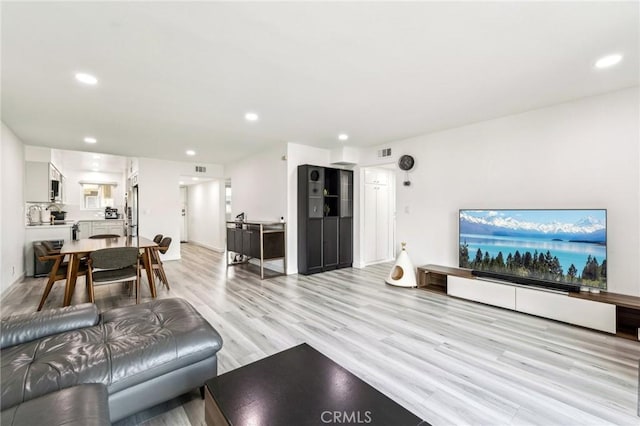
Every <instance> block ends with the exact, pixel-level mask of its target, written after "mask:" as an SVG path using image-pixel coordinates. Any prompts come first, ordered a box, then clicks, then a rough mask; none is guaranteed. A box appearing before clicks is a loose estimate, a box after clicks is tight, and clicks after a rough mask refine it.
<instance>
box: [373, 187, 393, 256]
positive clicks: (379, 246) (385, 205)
mask: <svg viewBox="0 0 640 426" xmlns="http://www.w3.org/2000/svg"><path fill="white" fill-rule="evenodd" d="M377 187H378V189H377V190H376V192H377V194H376V195H377V199H376V207H377V214H376V232H377V238H376V240H377V241H376V260H387V259H389V257H390V256H389V243H390V235H389V220H390V219H391V215H390V214H389V186H388V185H377Z"/></svg>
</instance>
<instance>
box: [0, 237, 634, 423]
mask: <svg viewBox="0 0 640 426" xmlns="http://www.w3.org/2000/svg"><path fill="white" fill-rule="evenodd" d="M181 249H182V259H181V260H179V261H169V262H165V264H164V266H165V271H166V273H167V277H168V279H169V280H170V283H171V290H170V291H169V290H167V289H166V288H164V286H160V285H159V286H158V297H161V298H166V297H181V298H184V299H186V300H188V301H190V302H191V303H192V304H193V305H194V306H195V307H196V309H197V310H198V311H199V312H200V313H201V314H202V315H203V316H204V318H206V319H207V321H209V322H210V323H211V324H212V325H213V326H214V327H215V328H216V329H217V330H218V331H219V332H220V334H221V335H222V337H223V340H224V345H223V348H222V350H221V351H220V352H219V354H218V370H219V373H220V374H221V373H224V372H227V371H231V370H233V369H236V368H239V367H241V366H243V365H246V364H248V363H250V362H253V361H256V360H258V359H261V358H264V357H266V356H269V355H272V354H274V353H277V352H279V351H282V350H284V349H287V348H289V347H292V346H295V345H297V344H299V343H302V342H307V343H309V344H310V345H312V346H314V347H315V348H316V349H318V350H320V351H321V352H323V353H324V354H325V355H327V356H328V357H329V358H331V359H333V360H334V361H336V362H337V363H338V364H340V365H342V366H343V367H345V368H346V369H347V370H349V371H351V372H352V373H354V374H355V375H357V376H358V377H360V378H361V379H362V380H364V381H366V382H367V383H369V384H371V385H372V386H374V387H375V388H377V389H378V390H380V391H381V392H383V393H384V394H386V395H387V396H389V397H390V398H391V399H393V400H395V401H397V402H398V403H399V404H401V405H403V406H404V407H406V408H407V409H408V410H410V411H412V412H414V413H415V414H416V415H418V416H420V417H422V418H424V419H425V420H427V421H428V422H430V423H431V424H433V425H451V424H456V425H457V424H477V425H487V424H491V425H503V424H504V425H544V426H547V425H577V424H597V425H601V424H602V425H605V424H619V425H627V424H629V425H632V424H633V425H637V424H639V423H640V418H639V417H638V416H637V413H636V410H637V397H638V359H639V358H640V343H638V342H633V341H630V340H625V339H620V338H617V337H615V336H612V335H608V334H605V333H601V332H596V331H592V330H588V329H584V328H580V327H574V326H570V325H567V324H563V323H559V322H556V321H551V320H547V319H544V318H538V317H534V316H530V315H526V314H522V313H518V312H513V311H509V310H506V309H500V308H496V307H492V306H487V305H483V304H479V303H473V302H469V301H465V300H461V299H456V298H452V297H447V296H446V295H442V294H438V293H433V292H428V291H424V290H419V289H407V288H398V287H392V286H389V285H386V284H385V283H384V279H385V277H386V275H387V273H388V271H389V268H390V267H391V265H390V264H378V265H372V266H369V267H367V268H363V269H353V268H346V269H340V270H336V271H331V272H326V273H322V274H316V275H310V276H302V275H292V276H280V277H274V278H270V279H266V280H260V279H259V277H258V276H256V275H255V273H254V272H252V271H255V267H234V268H229V269H227V268H226V263H225V258H224V254H223V253H216V252H213V251H211V250H208V249H205V248H203V247H199V246H195V245H191V244H182V247H181ZM82 280H83V278H81V279H79V282H78V285H77V287H76V293H75V294H74V297H73V303H83V302H84V301H85V300H86V296H87V295H86V291H85V286H84V282H83V281H82ZM145 284H146V279H143V285H142V288H143V289H145V288H146V290H144V291H143V293H142V297H143V301H148V300H151V299H150V295H149V290H148V287H146V286H145ZM43 287H44V279H26V280H25V281H24V282H23V283H21V284H19V285H18V286H16V288H14V289H12V290H11V291H10V292H9V293H8V294H5V295H4V296H3V297H2V300H0V302H1V303H0V309H1V310H2V315H3V316H5V315H7V314H11V313H24V312H33V311H35V308H36V306H37V304H38V302H39V298H40V296H41V292H42V290H43ZM63 294H64V286H63V285H62V283H58V284H56V285H55V286H54V288H53V290H52V292H51V295H50V296H49V298H48V300H47V302H46V303H45V307H44V309H52V308H54V307H57V306H59V305H60V304H61V303H62V298H63ZM96 300H97V305H98V307H99V308H100V309H101V310H106V309H110V308H112V307H117V306H127V305H133V304H135V299H134V298H133V297H130V296H129V292H128V290H127V289H126V288H125V287H124V286H119V285H114V286H101V287H98V288H97V289H96ZM203 422H204V404H203V402H202V400H201V399H200V398H199V394H198V391H197V390H194V391H193V392H191V393H189V394H186V395H183V396H181V397H180V398H176V399H174V400H172V401H168V402H166V403H163V404H160V405H159V406H156V407H153V408H151V409H149V410H145V411H143V412H141V413H137V414H136V415H134V416H131V417H130V418H128V419H124V420H123V421H121V422H119V423H118V425H117V426H128V425H135V424H145V425H154V426H156V425H158V426H160V425H169V424H171V425H174V424H175V425H201V424H202V423H203Z"/></svg>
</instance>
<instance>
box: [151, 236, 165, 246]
mask: <svg viewBox="0 0 640 426" xmlns="http://www.w3.org/2000/svg"><path fill="white" fill-rule="evenodd" d="M162 237H163V235H162V234H158V235H156V236H155V237H153V242H154V243H156V244H160V241H162Z"/></svg>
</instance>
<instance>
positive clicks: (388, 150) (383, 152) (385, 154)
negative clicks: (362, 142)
mask: <svg viewBox="0 0 640 426" xmlns="http://www.w3.org/2000/svg"><path fill="white" fill-rule="evenodd" d="M378 157H391V148H385V149H379V150H378Z"/></svg>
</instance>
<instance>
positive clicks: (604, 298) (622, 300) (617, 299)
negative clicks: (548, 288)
mask: <svg viewBox="0 0 640 426" xmlns="http://www.w3.org/2000/svg"><path fill="white" fill-rule="evenodd" d="M569 296H571V297H577V298H580V299H586V300H592V301H594V302H600V303H609V304H612V305H616V306H621V307H624V308H630V309H639V310H640V297H637V296H628V295H626V294H618V293H609V292H606V291H603V292H600V293H597V294H594V293H586V292H585V293H582V292H580V293H577V292H576V293H569Z"/></svg>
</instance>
